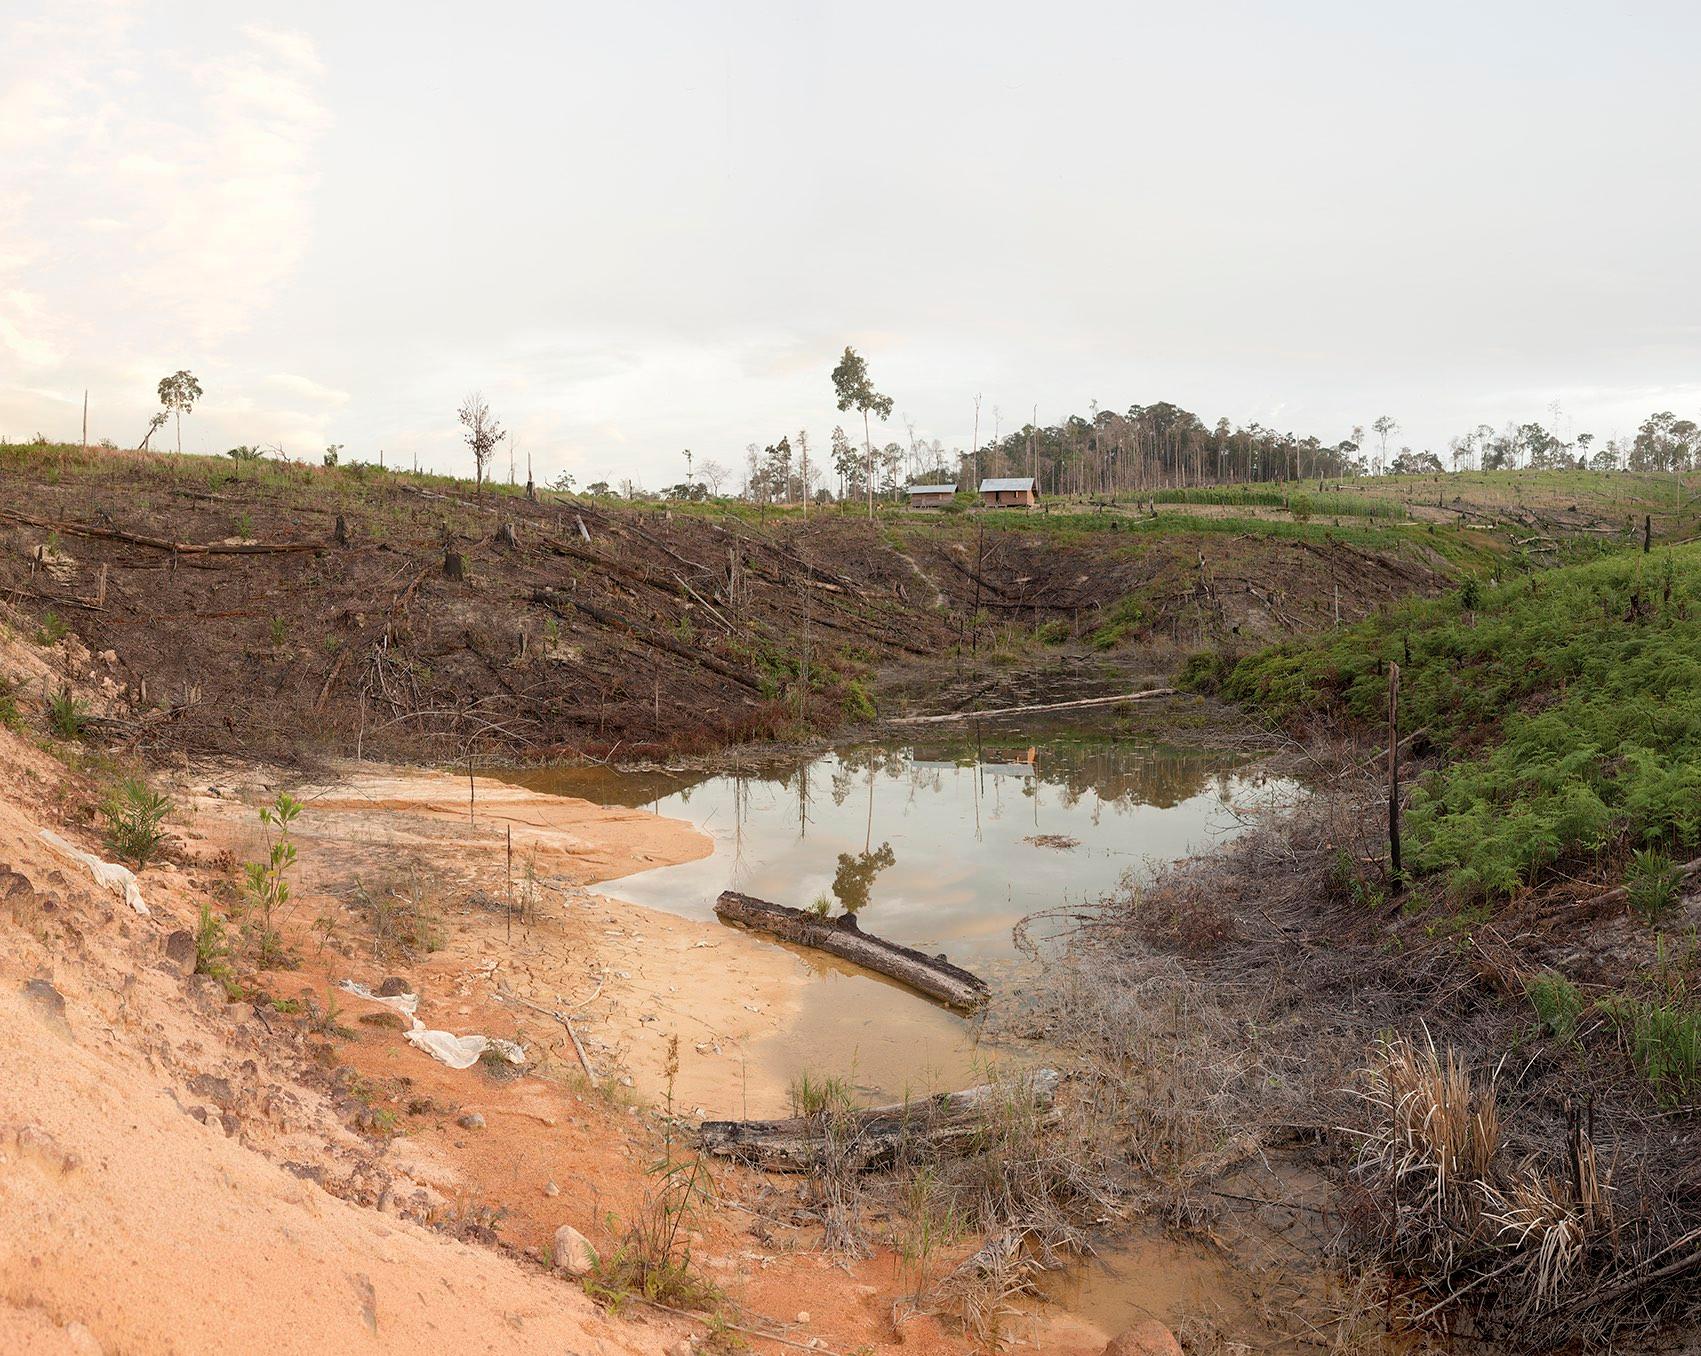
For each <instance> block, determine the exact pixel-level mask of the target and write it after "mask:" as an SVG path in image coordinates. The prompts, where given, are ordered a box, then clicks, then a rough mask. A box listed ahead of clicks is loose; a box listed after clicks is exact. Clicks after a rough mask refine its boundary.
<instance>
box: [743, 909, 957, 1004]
mask: <svg viewBox="0 0 1701 1356" xmlns="http://www.w3.org/2000/svg"><path fill="white" fill-rule="evenodd" d="M715 913H716V914H717V915H719V916H720V918H721V920H722V921H723V922H727V923H736V924H738V925H739V926H740V927H745V928H750V929H751V930H752V931H755V932H766V933H768V934H769V935H770V936H774V937H778V938H779V939H780V940H781V941H785V942H794V943H796V944H797V945H799V946H808V947H813V948H815V950H817V951H825V952H827V953H828V954H830V955H834V956H838V957H839V958H840V959H842V960H848V961H854V962H855V963H856V964H857V965H860V966H862V967H863V968H864V969H868V970H873V971H875V972H876V973H877V974H882V975H885V976H886V977H887V978H888V979H895V980H897V981H898V983H900V984H905V985H908V986H909V987H910V988H912V989H915V990H916V991H917V992H919V993H924V994H926V995H927V996H928V997H929V998H936V999H938V1000H939V1001H940V1002H941V1003H943V1004H945V1005H946V1006H947V1007H951V1008H956V1009H958V1010H959V1011H962V1012H973V1011H974V1010H975V1009H976V1008H978V1007H980V1006H981V1005H982V1004H983V1003H985V1002H986V998H987V988H986V981H985V980H983V979H982V978H981V977H980V976H979V975H974V974H970V973H969V972H968V971H967V970H965V969H963V968H962V967H961V966H959V965H952V964H951V962H950V961H948V960H946V959H945V958H944V957H943V956H929V955H928V954H927V953H926V952H923V951H917V950H915V949H914V948H913V947H908V946H899V945H898V944H897V943H896V942H888V941H886V940H885V939H884V938H881V937H871V936H869V935H868V934H867V933H865V932H862V931H861V930H860V929H858V927H857V925H856V917H855V915H854V914H845V915H843V916H842V917H840V918H823V917H822V916H821V915H820V914H818V913H810V912H808V911H807V910H805V909H793V908H788V907H787V906H786V905H784V904H770V903H769V902H768V901H767V900H765V899H757V898H755V897H754V896H753V895H744V894H740V893H739V892H738V891H736V890H728V891H726V892H725V893H723V894H722V895H721V897H720V898H719V899H717V900H716V901H715Z"/></svg>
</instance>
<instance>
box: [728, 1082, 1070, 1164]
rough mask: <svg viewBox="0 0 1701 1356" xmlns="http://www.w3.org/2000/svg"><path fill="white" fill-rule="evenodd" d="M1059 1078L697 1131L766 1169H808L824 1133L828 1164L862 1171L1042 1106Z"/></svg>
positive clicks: (967, 1143) (966, 1139)
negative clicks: (830, 1140) (830, 1152)
mask: <svg viewBox="0 0 1701 1356" xmlns="http://www.w3.org/2000/svg"><path fill="white" fill-rule="evenodd" d="M1062 1079H1063V1076H1062V1075H1061V1074H1060V1073H1058V1072H1057V1070H1055V1069H1035V1070H1033V1071H1032V1072H1031V1073H1024V1074H1020V1075H1016V1076H1014V1077H1012V1078H1011V1079H1010V1080H1009V1081H1007V1082H1004V1083H983V1084H981V1085H979V1086H978V1087H973V1088H966V1089H964V1090H963V1091H962V1092H942V1093H939V1094H938V1095H937V1096H933V1097H928V1098H925V1099H923V1100H921V1101H915V1102H896V1103H893V1104H892V1105H891V1106H877V1107H872V1108H870V1109H868V1110H866V1111H845V1112H825V1113H821V1114H818V1115H814V1116H792V1117H788V1118H786V1119H784V1120H777V1121H704V1122H703V1125H702V1128H701V1129H700V1130H699V1131H698V1139H699V1143H700V1144H701V1145H702V1147H703V1149H704V1150H705V1151H706V1152H708V1153H711V1154H718V1155H719V1156H721V1157H722V1158H736V1159H739V1160H741V1161H742V1162H745V1163H750V1164H753V1165H754V1166H756V1167H759V1168H765V1169H767V1170H768V1171H769V1172H812V1171H814V1170H816V1169H817V1168H819V1167H820V1166H821V1163H822V1157H823V1154H824V1153H825V1151H826V1148H827V1140H828V1136H829V1134H830V1135H831V1136H832V1138H833V1143H834V1156H833V1157H834V1162H835V1164H842V1165H843V1166H845V1167H847V1168H849V1169H850V1170H851V1171H853V1172H868V1171H870V1170H872V1169H876V1168H882V1167H886V1166H889V1165H890V1164H891V1163H893V1162H894V1161H896V1160H897V1158H898V1157H899V1155H900V1153H902V1152H906V1151H908V1152H914V1151H916V1150H917V1149H922V1148H925V1149H927V1150H929V1151H931V1152H935V1153H949V1152H951V1151H953V1150H959V1149H964V1148H969V1147H972V1146H973V1145H974V1144H975V1143H976V1142H978V1141H979V1140H980V1139H981V1137H982V1136H983V1135H984V1134H985V1133H986V1130H987V1127H988V1125H989V1124H991V1123H993V1122H994V1121H995V1119H996V1118H997V1117H999V1116H1001V1115H1006V1114H1031V1113H1032V1112H1033V1110H1034V1109H1035V1108H1045V1107H1049V1106H1050V1105H1051V1103H1052V1099H1053V1098H1054V1097H1055V1096H1056V1094H1057V1085H1058V1084H1059V1083H1060V1082H1062Z"/></svg>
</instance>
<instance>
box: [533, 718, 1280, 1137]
mask: <svg viewBox="0 0 1701 1356" xmlns="http://www.w3.org/2000/svg"><path fill="white" fill-rule="evenodd" d="M512 775H513V776H514V779H515V780H519V781H523V782H524V783H525V784H526V785H528V786H531V787H533V788H534V789H537V790H542V791H549V792H554V793H557V794H565V795H574V796H580V797H583V798H585V799H588V800H594V801H598V802H600V803H602V804H612V805H624V806H630V807H642V808H646V809H650V810H653V811H654V812H655V813H657V814H661V815H668V816H672V817H675V818H678V819H683V820H687V821H689V822H690V823H692V824H695V825H696V826H697V827H698V828H700V829H701V830H702V831H703V832H704V833H706V834H708V835H709V836H710V837H712V838H713V840H714V844H715V847H714V851H713V853H712V854H711V855H710V856H708V857H705V858H703V859H701V860H699V861H695V862H688V863H685V864H682V865H679V866H668V867H661V868H658V869H656V870H653V871H646V872H642V873H640V874H638V875H633V876H627V877H624V878H622V879H619V880H616V881H611V882H609V883H607V884H606V885H605V886H603V887H601V888H602V891H603V893H605V894H608V895H610V896H612V897H614V898H617V899H625V900H630V901H632V902H634V903H637V904H642V905H646V906H649V907H651V908H656V909H664V910H669V911H672V912H675V913H680V914H685V915H687V916H690V917H695V918H712V917H713V916H714V904H715V899H716V897H717V896H718V895H719V894H720V893H721V891H723V890H727V889H736V890H741V891H743V892H745V893H747V894H752V895H756V896H758V897H760V898H763V899H768V900H772V901H775V902H777V903H782V904H789V905H793V906H795V907H799V908H809V907H811V906H817V907H819V906H818V905H817V901H825V907H827V908H828V909H830V910H831V912H833V913H835V914H836V913H839V912H841V911H843V910H845V909H847V908H848V909H853V910H855V912H856V914H857V918H858V921H859V923H860V925H861V927H862V929H863V930H864V931H865V932H870V933H875V934H878V935H879V936H882V937H886V938H888V939H890V940H892V941H896V942H902V943H904V944H906V945H909V946H915V947H919V948H922V949H924V950H926V951H928V952H930V953H940V952H943V953H946V954H947V955H949V956H950V958H951V959H952V960H953V961H955V962H957V963H958V964H960V965H964V966H967V967H968V968H969V969H971V970H974V971H976V972H977V973H979V974H981V975H982V976H983V977H985V978H986V979H987V980H988V981H989V982H990V983H991V984H992V985H993V986H994V988H995V989H996V988H997V987H998V986H999V985H1001V984H1013V983H1016V982H1018V980H1019V976H1020V974H1021V972H1022V969H1023V967H1025V966H1030V965H1033V964H1035V963H1036V961H1035V959H1034V957H1033V956H1032V955H1031V954H1027V955H1025V954H1022V953H1021V952H1019V951H1018V949H1017V947H1016V945H1015V943H1014V940H1013V938H1012V928H1013V927H1014V925H1015V924H1016V923H1017V922H1018V921H1020V920H1021V919H1022V918H1023V917H1024V916H1026V915H1028V914H1031V913H1034V912H1037V911H1040V910H1045V909H1051V908H1054V907H1056V906H1058V905H1066V904H1070V903H1089V902H1093V901H1096V900H1098V899H1100V898H1102V897H1103V896H1104V895H1106V894H1107V893H1109V892H1110V891H1112V890H1115V889H1117V888H1118V886H1119V884H1120V883H1121V882H1122V881H1123V879H1124V877H1131V878H1132V879H1134V880H1136V881H1137V880H1139V879H1142V878H1144V877H1147V876H1149V874H1150V872H1151V870H1152V868H1153V867H1154V866H1155V865H1156V864H1160V863H1164V862H1169V861H1173V860H1175V859H1177V858H1180V857H1185V856H1188V855H1191V854H1194V853H1198V852H1202V851H1208V850H1210V849H1211V848H1213V847H1215V846H1217V845H1218V844H1219V843H1221V842H1223V841H1224V840H1225V839H1226V838H1227V837H1229V836H1231V835H1233V834H1234V833H1236V832H1238V831H1240V830H1241V829H1242V827H1243V826H1244V825H1245V824H1246V822H1247V816H1248V815H1249V813H1250V812H1252V811H1253V810H1255V809H1256V808H1257V807H1258V806H1259V805H1260V804H1265V803H1268V802H1270V801H1271V800H1272V799H1285V798H1287V797H1289V796H1291V795H1292V794H1293V792H1294V790H1295V788H1294V786H1293V784H1292V783H1288V782H1285V781H1282V780H1280V779H1275V778H1270V777H1267V776H1264V775H1262V774H1260V773H1259V772H1258V771H1257V770H1256V769H1255V768H1251V767H1249V766H1248V765H1247V764H1246V763H1245V761H1244V759H1241V758H1239V757H1237V756H1235V755H1231V754H1226V753H1220V752H1207V751H1201V750H1198V749H1181V748H1173V747H1166V746H1163V745H1158V744H1152V743H1143V742H1135V741H1130V740H1109V739H1104V738H1094V737H1084V736H1083V735H1082V734H1081V733H1080V732H1079V731H1078V730H1058V729H1052V730H1046V729H1045V728H1044V727H1037V728H1027V729H1024V730H1022V731H1021V732H1020V733H1019V734H1018V733H1012V732H1011V731H1009V730H1002V731H999V732H997V733H996V734H992V733H987V732H968V733H961V734H958V735H956V736H947V737H929V738H925V739H924V738H915V739H909V740H905V741H902V742H893V743H886V744H879V745H860V746H855V747H849V748H842V749H837V750H834V751H831V752H828V753H824V754H818V755H812V756H810V757H808V758H805V759H800V760H798V761H794V762H791V763H788V764H783V765H780V766H775V767H771V768H767V769H765V770H763V771H760V772H728V773H705V772H681V773H670V772H631V773H628V772H620V771H616V770H613V769H607V768H597V767H592V768H562V769H546V770H534V771H529V772H525V773H518V774H512ZM1042 941H1043V939H1042ZM1042 955H1043V945H1042ZM798 958H799V963H800V964H804V965H808V966H809V967H811V969H812V970H813V971H814V972H815V975H816V982H812V983H811V984H809V986H808V987H807V989H806V990H805V993H806V997H805V999H804V1001H803V1004H802V1009H801V1011H800V1012H799V1013H798V1014H797V1016H796V1019H795V1020H794V1021H792V1022H791V1023H790V1024H789V1026H788V1028H787V1029H786V1030H785V1031H784V1032H783V1033H782V1035H781V1036H779V1037H777V1038H775V1039H772V1040H769V1041H765V1042H762V1043H761V1046H760V1048H754V1049H752V1050H750V1051H747V1052H746V1055H745V1057H746V1058H747V1059H748V1060H749V1061H750V1063H751V1064H752V1065H757V1066H760V1067H761V1068H762V1069H763V1071H764V1072H766V1073H770V1074H773V1075H775V1076H776V1077H777V1078H778V1079H779V1080H780V1083H781V1085H782V1086H783V1085H784V1084H785V1083H787V1082H789V1081H790V1080H791V1079H793V1078H796V1077H798V1076H800V1075H802V1074H804V1073H808V1074H810V1075H811V1076H812V1077H820V1076H827V1075H831V1076H837V1077H841V1078H844V1079H845V1080H846V1081H847V1082H849V1083H850V1085H851V1086H852V1087H853V1088H854V1089H855V1090H856V1093H857V1095H858V1097H859V1099H860V1100H864V1101H868V1102H874V1101H882V1100H894V1099H898V1098H901V1097H904V1096H908V1095H918V1094H925V1093H929V1092H934V1091H941V1090H945V1089H948V1088H956V1087H962V1086H965V1085H966V1084H968V1083H972V1082H975V1081H978V1080H979V1077H980V1075H981V1073H982V1072H983V1068H984V1065H985V1063H986V1062H987V1059H988V1056H989V1054H990V1052H989V1051H987V1050H985V1049H983V1048H982V1046H981V1044H980V1041H979V1032H978V1024H977V1023H975V1022H973V1021H972V1020H966V1019H964V1018H962V1017H959V1016H957V1015H955V1014H953V1013H950V1012H948V1011H946V1010H945V1009H943V1008H940V1007H937V1006H936V1005H934V1004H933V1003H931V1002H929V1001H927V1000H926V999H923V998H920V997H918V996H916V995H914V994H913V993H911V992H910V991H908V990H906V989H902V988H900V987H898V986H897V985H894V984H891V983H888V982H887V981H885V980H882V979H880V978H878V977H874V976H870V975H867V974H865V973H863V972H861V971H860V970H857V969H855V968H854V967H851V966H849V965H846V964H843V963H841V962H838V961H836V960H834V959H832V958H830V957H825V956H821V955H818V954H816V953H812V952H803V951H799V952H798ZM1040 963H1043V961H1042V962H1040ZM710 1110H711V1114H737V1109H735V1108H711V1109H710Z"/></svg>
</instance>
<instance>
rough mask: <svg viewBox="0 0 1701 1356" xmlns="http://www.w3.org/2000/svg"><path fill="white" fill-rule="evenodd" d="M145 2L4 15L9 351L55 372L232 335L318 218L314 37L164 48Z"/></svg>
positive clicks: (2, 295)
mask: <svg viewBox="0 0 1701 1356" xmlns="http://www.w3.org/2000/svg"><path fill="white" fill-rule="evenodd" d="M144 17H145V15H144V13H143V12H142V11H139V10H137V9H135V8H133V7H132V6H130V5H128V4H124V3H84V4H81V5H71V6H65V5H57V4H56V5H52V6H43V7H42V9H41V10H40V11H39V13H38V14H37V15H36V16H35V17H32V18H26V19H21V20H18V21H16V22H14V23H12V24H11V25H10V26H9V28H8V29H0V155H4V157H5V162H6V166H7V189H8V191H7V193H6V195H5V197H4V199H3V200H0V203H3V205H0V308H3V309H0V357H7V358H10V359H12V360H14V361H16V362H17V363H19V364H21V365H23V366H25V367H27V368H30V369H36V370H38V373H39V371H40V370H41V369H46V371H47V373H48V374H51V373H52V371H53V370H54V369H55V368H57V367H59V366H61V365H63V364H65V363H67V362H69V361H71V359H72V356H73V355H74V354H78V353H87V352H89V351H98V352H100V353H101V354H102V355H103V359H104V361H106V362H121V361H123V360H124V359H125V358H126V357H129V356H131V355H135V354H152V353H153V352H155V351H156V350H157V348H158V346H159V340H160V336H162V335H166V336H170V338H171V341H172V343H173V344H174V345H175V346H176V348H177V349H178V350H184V349H187V350H190V351H193V350H195V349H205V348H206V347H207V346H211V345H214V344H217V343H219V342H220V341H222V340H225V339H228V338H229V337H230V336H231V335H232V334H234V333H236V332H239V331H241V330H242V329H244V328H246V327H248V326H250V325H252V324H253V323H254V321H255V320H256V318H257V317H258V316H259V315H260V314H261V313H262V312H263V311H264V309H265V307H266V306H267V304H268V303H269V302H270V301H271V300H272V299H273V297H274V296H275V295H276V294H277V292H278V289H279V288H280V287H281V286H283V285H284V284H285V283H286V282H287V281H288V279H289V278H290V276H291V275H292V274H293V273H294V271H295V270H296V268H297V267H298V265H299V263H300V260H301V257H302V253H303V251H304V249H305V247H306V242H307V240H308V238H309V236H310V233H311V229H312V217H313V190H314V186H315V183H316V170H315V152H316V147H317V144H318V142H319V140H320V138H321V137H322V136H323V134H324V132H325V130H326V128H327V127H328V125H329V116H328V114H327V112H326V109H325V105H324V102H323V98H322V90H321V85H322V82H323V74H324V72H323V68H322V66H321V65H320V63H319V61H318V58H317V56H316V55H315V52H314V49H313V45H312V43H311V42H310V41H309V40H308V39H307V38H306V37H304V36H302V35H300V34H295V33H290V32H286V31H282V30H275V29H267V28H259V27H247V28H242V29H235V28H221V27H219V26H217V25H214V26H212V27H210V28H206V29H203V30H200V31H199V32H197V33H196V34H195V36H194V37H193V38H189V39H185V40H184V41H183V44H182V45H180V46H177V47H175V48H171V49H166V50H161V49H159V48H158V47H153V46H149V45H148V44H147V43H146V42H144V41H143V39H142V37H141V36H140V35H139V33H138V31H137V28H138V24H139V23H140V21H141V20H142V18H144ZM138 70H146V71H147V72H148V73H149V75H148V79H146V80H135V79H133V78H132V77H133V76H134V75H135V73H136V72H137V71H138ZM26 283H27V286H28V291H27V292H26V291H25V290H24V289H25V284H26ZM42 297H51V299H52V300H51V306H49V305H47V304H46V303H44V302H43V301H42V300H41V298H42ZM81 379H87V373H86V372H85V373H84V374H83V375H82V378H81Z"/></svg>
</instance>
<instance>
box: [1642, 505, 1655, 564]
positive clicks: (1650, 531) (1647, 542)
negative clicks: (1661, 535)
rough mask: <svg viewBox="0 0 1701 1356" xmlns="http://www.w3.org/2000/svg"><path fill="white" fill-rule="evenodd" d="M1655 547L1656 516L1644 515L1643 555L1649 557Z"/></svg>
mask: <svg viewBox="0 0 1701 1356" xmlns="http://www.w3.org/2000/svg"><path fill="white" fill-rule="evenodd" d="M1653 545H1654V515H1653V514H1651V513H1644V514H1643V515H1642V554H1643V555H1647V554H1648V552H1649V551H1650V550H1652V549H1653Z"/></svg>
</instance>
